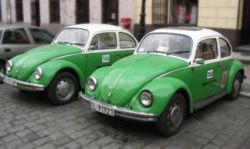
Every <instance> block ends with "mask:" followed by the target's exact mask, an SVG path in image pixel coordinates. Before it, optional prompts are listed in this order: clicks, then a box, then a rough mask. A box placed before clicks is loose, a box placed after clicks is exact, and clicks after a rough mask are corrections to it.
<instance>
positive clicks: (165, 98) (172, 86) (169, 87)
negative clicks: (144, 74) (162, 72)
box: [128, 77, 193, 115]
mask: <svg viewBox="0 0 250 149" xmlns="http://www.w3.org/2000/svg"><path fill="white" fill-rule="evenodd" d="M179 89H184V90H185V91H186V92H187V94H188V96H189V98H188V100H189V101H188V102H189V104H188V105H190V107H189V108H190V112H193V104H192V95H191V94H190V90H189V88H188V86H187V85H186V84H185V83H184V82H183V81H181V80H178V79H176V78H171V77H166V78H157V79H154V80H153V81H151V82H150V83H148V84H147V85H146V86H144V87H143V88H142V89H141V90H140V91H139V92H138V93H137V94H136V95H135V96H134V98H133V99H132V100H131V102H130V104H129V105H128V108H130V109H133V110H134V111H140V112H145V113H153V114H156V115H160V114H161V113H162V112H163V111H164V109H165V107H166V106H167V104H168V103H169V101H170V99H171V97H172V96H173V95H174V94H175V93H176V92H177V91H178V90H179ZM143 90H149V91H150V92H151V93H152V94H153V100H154V101H153V104H152V105H151V106H150V107H148V108H146V107H144V106H142V105H141V103H140V101H139V98H140V97H139V96H140V93H141V91H143Z"/></svg>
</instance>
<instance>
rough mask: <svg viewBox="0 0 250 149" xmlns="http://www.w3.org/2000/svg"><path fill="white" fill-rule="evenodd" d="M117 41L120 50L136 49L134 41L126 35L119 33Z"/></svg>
mask: <svg viewBox="0 0 250 149" xmlns="http://www.w3.org/2000/svg"><path fill="white" fill-rule="evenodd" d="M119 40H120V47H121V49H124V48H134V47H136V42H135V40H134V39H133V38H132V37H131V36H130V35H128V34H125V33H119Z"/></svg>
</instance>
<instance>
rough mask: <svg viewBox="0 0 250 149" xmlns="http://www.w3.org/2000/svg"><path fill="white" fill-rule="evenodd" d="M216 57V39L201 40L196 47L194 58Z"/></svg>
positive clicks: (206, 58)
mask: <svg viewBox="0 0 250 149" xmlns="http://www.w3.org/2000/svg"><path fill="white" fill-rule="evenodd" d="M217 57H218V52H217V42H216V39H214V38H211V39H205V40H203V41H201V42H200V43H199V45H198V47H197V51H196V56H195V58H202V59H204V60H211V59H215V58H217Z"/></svg>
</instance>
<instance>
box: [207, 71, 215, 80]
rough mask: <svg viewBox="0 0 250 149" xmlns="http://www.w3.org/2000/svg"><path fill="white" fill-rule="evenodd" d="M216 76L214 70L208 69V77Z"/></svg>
mask: <svg viewBox="0 0 250 149" xmlns="http://www.w3.org/2000/svg"><path fill="white" fill-rule="evenodd" d="M212 78H214V70H208V71H207V79H212Z"/></svg>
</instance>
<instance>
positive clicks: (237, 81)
mask: <svg viewBox="0 0 250 149" xmlns="http://www.w3.org/2000/svg"><path fill="white" fill-rule="evenodd" d="M242 81H243V76H242V74H241V73H240V72H238V73H237V74H236V76H235V78H234V82H233V88H232V91H231V93H230V94H228V95H227V96H226V97H227V99H228V100H235V99H237V98H238V97H239V95H240V90H241V87H242Z"/></svg>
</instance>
